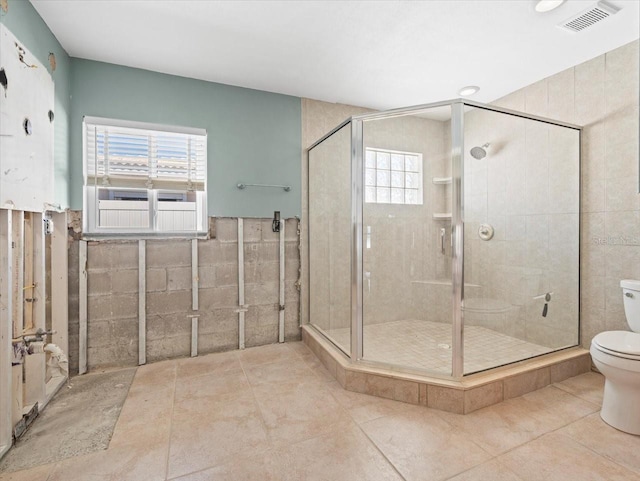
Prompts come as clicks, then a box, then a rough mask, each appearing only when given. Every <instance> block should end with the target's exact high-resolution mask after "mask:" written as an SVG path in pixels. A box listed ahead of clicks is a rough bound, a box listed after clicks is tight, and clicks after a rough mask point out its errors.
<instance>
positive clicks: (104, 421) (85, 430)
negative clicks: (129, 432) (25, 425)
mask: <svg viewBox="0 0 640 481" xmlns="http://www.w3.org/2000/svg"><path fill="white" fill-rule="evenodd" d="M135 373H136V368H130V369H120V370H117V371H107V372H99V373H91V374H86V375H84V376H76V377H74V378H72V379H71V387H70V388H69V387H67V386H66V385H65V386H63V387H62V388H61V389H60V392H59V393H58V394H57V395H56V396H55V397H54V399H53V400H52V401H51V402H50V403H49V405H48V406H47V407H46V408H45V410H44V412H42V413H41V414H40V416H38V418H37V419H36V420H35V421H34V423H33V424H32V425H31V427H29V429H28V430H27V432H26V433H25V434H24V435H23V436H22V437H21V438H20V439H19V440H18V442H17V443H16V444H15V446H13V448H12V449H11V450H10V451H9V452H8V453H7V455H6V456H5V457H4V459H3V460H2V462H0V473H4V472H13V471H19V470H22V469H28V468H31V467H35V466H39V465H41V464H49V463H55V462H57V461H61V460H63V459H66V458H69V457H72V456H80V455H83V454H88V453H92V452H95V451H100V450H103V449H107V447H108V445H109V441H110V440H111V436H112V434H113V429H114V427H115V425H116V422H117V421H118V416H119V415H120V410H121V409H122V405H123V404H124V401H125V399H126V397H127V393H128V392H129V387H130V386H131V382H132V381H133V376H134V375H135Z"/></svg>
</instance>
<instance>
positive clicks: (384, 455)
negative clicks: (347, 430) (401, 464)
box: [355, 416, 407, 481]
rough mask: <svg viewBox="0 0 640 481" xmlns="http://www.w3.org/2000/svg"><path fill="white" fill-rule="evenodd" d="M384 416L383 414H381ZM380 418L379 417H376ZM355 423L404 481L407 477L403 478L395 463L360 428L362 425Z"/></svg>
mask: <svg viewBox="0 0 640 481" xmlns="http://www.w3.org/2000/svg"><path fill="white" fill-rule="evenodd" d="M383 417H384V416H383ZM378 419H380V418H378ZM355 425H356V426H357V428H358V429H359V430H360V432H361V433H362V434H363V435H364V437H365V438H367V440H368V441H369V442H370V443H371V444H372V445H373V447H374V448H375V449H376V450H377V451H378V452H379V453H380V455H381V456H382V457H383V458H384V459H385V461H387V463H389V466H391V468H392V469H393V470H394V471H395V472H396V473H397V474H398V476H400V478H401V479H403V480H404V481H406V479H407V478H405V477H404V476H403V475H402V473H401V472H400V470H398V468H396V465H395V464H393V463H392V462H391V460H390V459H389V458H388V457H387V455H386V454H385V453H384V452H383V451H382V449H381V448H380V447H379V446H378V445H377V444H376V442H375V441H374V440H373V439H371V438H370V437H369V435H368V434H367V433H366V432H365V430H364V429H362V426H360V425H359V424H358V423H355Z"/></svg>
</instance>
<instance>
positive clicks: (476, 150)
mask: <svg viewBox="0 0 640 481" xmlns="http://www.w3.org/2000/svg"><path fill="white" fill-rule="evenodd" d="M489 145H491V144H489V142H487V143H486V144H484V145H483V146H482V147H473V148H472V149H471V152H470V153H471V157H473V158H474V159H478V160H480V159H484V158H485V157H486V156H487V149H488V148H489Z"/></svg>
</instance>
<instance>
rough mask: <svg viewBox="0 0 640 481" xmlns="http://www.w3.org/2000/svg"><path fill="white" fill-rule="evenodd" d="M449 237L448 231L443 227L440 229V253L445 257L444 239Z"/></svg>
mask: <svg viewBox="0 0 640 481" xmlns="http://www.w3.org/2000/svg"><path fill="white" fill-rule="evenodd" d="M446 235H447V231H446V229H445V228H444V227H443V228H441V229H440V253H441V254H442V255H444V238H445V236H446Z"/></svg>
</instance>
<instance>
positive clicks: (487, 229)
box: [478, 224, 495, 241]
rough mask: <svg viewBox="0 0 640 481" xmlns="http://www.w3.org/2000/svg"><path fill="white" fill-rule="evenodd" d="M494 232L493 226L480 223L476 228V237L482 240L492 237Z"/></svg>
mask: <svg viewBox="0 0 640 481" xmlns="http://www.w3.org/2000/svg"><path fill="white" fill-rule="evenodd" d="M494 233H495V232H494V230H493V227H492V226H491V225H490V224H480V227H479V228H478V237H480V239H482V240H483V241H488V240H491V239H493V234H494Z"/></svg>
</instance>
